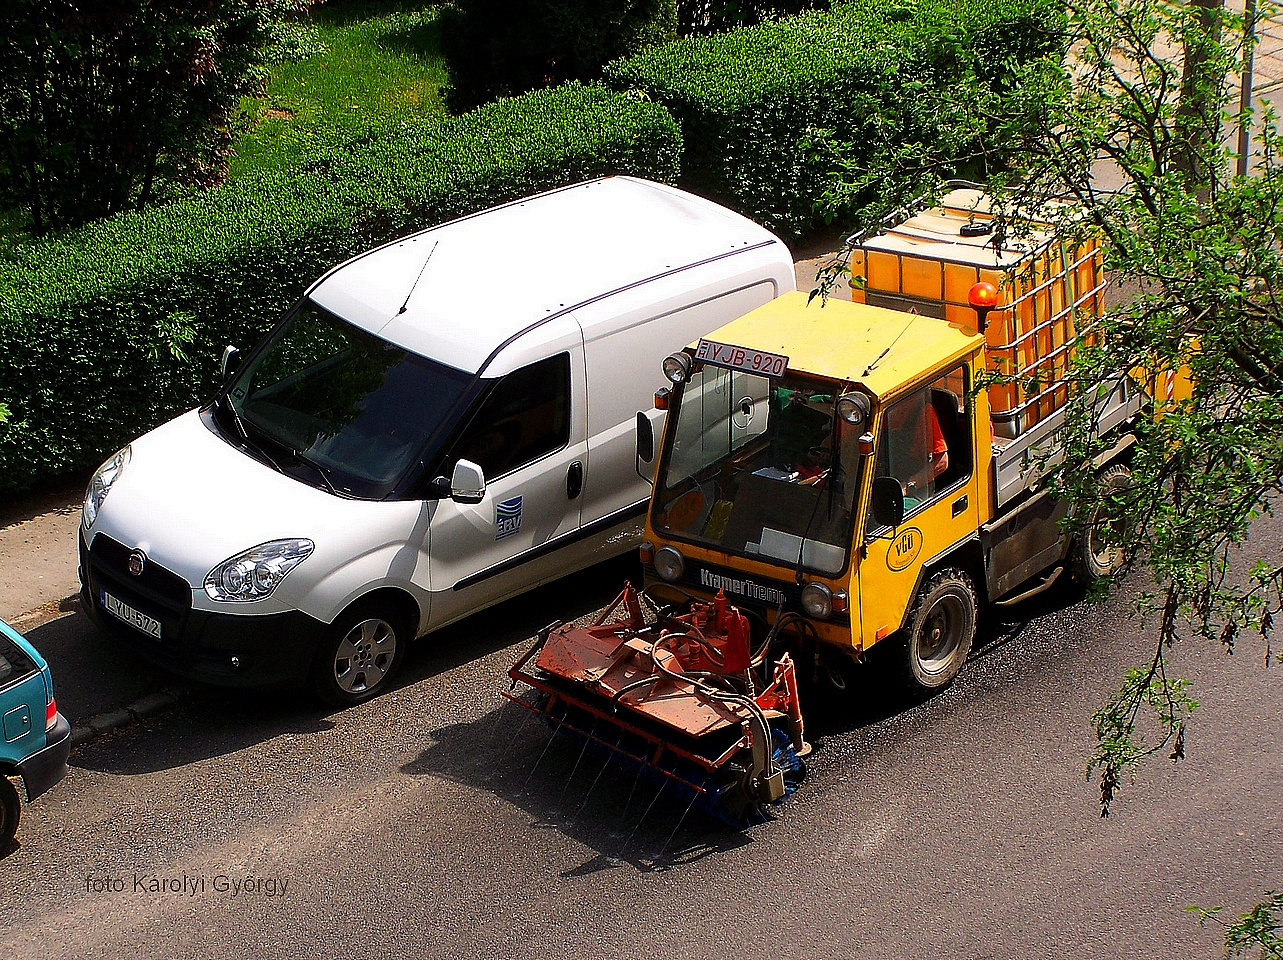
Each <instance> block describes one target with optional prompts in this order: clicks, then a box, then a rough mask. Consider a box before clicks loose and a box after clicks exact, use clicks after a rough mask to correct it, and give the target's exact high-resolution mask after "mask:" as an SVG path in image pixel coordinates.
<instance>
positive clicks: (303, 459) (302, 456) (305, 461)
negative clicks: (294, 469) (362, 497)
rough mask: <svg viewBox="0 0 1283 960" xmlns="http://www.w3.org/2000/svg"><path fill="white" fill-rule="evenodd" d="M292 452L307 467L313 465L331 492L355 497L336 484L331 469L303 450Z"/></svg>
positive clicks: (349, 497)
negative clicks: (331, 476)
mask: <svg viewBox="0 0 1283 960" xmlns="http://www.w3.org/2000/svg"><path fill="white" fill-rule="evenodd" d="M290 453H292V454H293V455H294V459H295V460H297V461H298V462H299V463H301V464H303V465H304V466H305V467H311V468H312V469H313V470H314V471H315V472H316V475H317V476H318V477H320V478H321V479H322V480H324V481H325V486H326V488H327V489H328V490H329V491H330V493H332V494H334V496H336V497H342V498H343V499H345V500H351V499H353V498H352V496H351V495H350V494H346V493H343V492H341V491H340V490H339V488H338V487H336V486H335V485H334V481H333V480H331V479H330V471H329V470H327V469H326V468H325V467H323V466H321V465H320V464H319V463H317V462H316V461H315V460H312V459H311V458H309V457H308V456H307V455H306V454H304V453H303V451H302V450H291V451H290Z"/></svg>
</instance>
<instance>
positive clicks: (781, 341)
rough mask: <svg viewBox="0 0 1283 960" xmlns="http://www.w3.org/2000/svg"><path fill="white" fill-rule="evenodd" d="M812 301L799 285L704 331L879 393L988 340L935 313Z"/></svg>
mask: <svg viewBox="0 0 1283 960" xmlns="http://www.w3.org/2000/svg"><path fill="white" fill-rule="evenodd" d="M806 301H807V294H805V293H803V292H801V291H798V292H796V293H786V294H784V296H782V297H779V298H778V299H776V300H772V301H771V302H770V303H767V304H765V305H763V306H761V307H758V308H757V309H756V310H753V311H752V312H750V313H747V314H745V315H744V316H742V317H740V318H739V319H738V320H732V321H731V322H730V323H728V324H725V325H723V326H721V327H718V328H717V329H716V330H714V331H713V332H712V333H710V334H708V335H707V336H705V337H704V339H705V340H713V341H716V342H718V343H726V344H731V345H734V346H739V347H749V348H751V349H755V350H764V351H767V352H769V353H779V354H784V355H785V356H787V357H788V358H789V365H788V369H789V371H790V372H793V373H809V374H813V375H816V376H820V377H827V378H830V379H833V380H849V381H851V382H853V383H854V382H859V383H862V384H864V386H865V387H867V388H868V390H869V392H870V393H872V394H873V395H874V396H875V397H878V398H879V399H881V398H885V397H888V396H890V395H892V394H894V393H896V392H898V390H899V389H900V388H901V387H904V386H908V385H910V384H912V383H914V382H916V381H919V380H921V379H922V378H923V377H924V376H925V375H926V374H927V373H928V372H930V371H937V370H939V369H941V368H943V367H946V366H947V365H950V364H952V363H954V362H956V361H958V360H960V359H961V358H962V357H964V356H968V355H970V354H971V353H972V352H973V351H974V350H975V349H976V347H978V346H979V345H980V344H982V343H984V337H982V336H980V335H979V334H978V333H976V332H975V330H974V328H967V327H963V326H962V325H960V324H957V323H949V322H947V321H945V320H937V319H935V318H934V317H924V316H921V315H919V314H913V313H905V312H903V311H900V310H888V309H886V308H884V307H871V306H868V305H867V304H863V303H851V302H850V301H849V300H837V299H833V298H830V299H828V300H827V301H821V299H820V298H819V297H816V298H815V299H814V300H812V301H811V302H810V303H809V304H808V303H807V302H806ZM888 347H890V350H887V348H888ZM884 350H886V351H887V352H886V355H885V356H882V359H881V360H878V357H879V356H880V355H881V354H882V352H883V351H884ZM874 361H877V362H876V364H874ZM870 364H874V366H873V369H872V370H870V371H868V373H867V374H866V372H865V371H866V370H868V367H869V365H870Z"/></svg>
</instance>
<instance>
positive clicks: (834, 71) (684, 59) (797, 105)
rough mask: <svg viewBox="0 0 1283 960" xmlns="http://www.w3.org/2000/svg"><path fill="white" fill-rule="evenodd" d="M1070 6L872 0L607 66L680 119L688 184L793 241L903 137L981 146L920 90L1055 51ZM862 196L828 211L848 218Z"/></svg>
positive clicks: (991, 77) (1047, 1)
mask: <svg viewBox="0 0 1283 960" xmlns="http://www.w3.org/2000/svg"><path fill="white" fill-rule="evenodd" d="M1063 16H1064V14H1063V4H1056V3H1054V2H1052V0H916V2H915V3H913V4H912V5H904V4H902V3H899V2H896V0H864V2H862V3H861V4H860V5H859V6H840V7H834V8H833V9H832V10H829V11H812V12H810V13H805V14H801V15H799V16H796V17H790V18H788V19H784V20H779V21H776V22H771V23H763V24H759V25H758V26H755V27H748V28H744V29H741V30H734V31H731V32H729V33H723V34H718V35H714V36H708V37H687V38H685V39H682V40H679V41H676V42H674V43H671V44H666V45H665V46H663V47H658V48H655V49H652V50H648V51H645V52H643V53H640V54H638V55H636V56H634V57H631V58H628V59H625V60H618V61H615V62H613V63H611V64H608V65H607V67H606V71H605V72H606V75H607V77H608V79H609V81H610V82H611V83H613V84H614V85H615V86H616V87H617V88H619V89H623V90H637V91H640V92H642V93H644V94H645V95H647V96H648V97H650V98H651V99H653V100H655V101H657V102H659V103H662V104H663V105H664V106H666V107H667V108H668V109H669V111H670V112H671V113H672V114H673V116H674V117H675V118H676V119H677V121H678V123H679V124H681V128H682V136H683V139H684V141H685V144H686V149H685V153H684V155H683V158H682V183H683V184H684V185H686V186H688V187H689V188H691V189H692V190H695V191H697V192H699V193H702V194H704V195H706V196H709V197H711V198H713V199H716V200H719V201H720V202H722V203H725V204H727V205H728V206H731V207H734V208H735V209H737V210H739V211H740V212H741V213H744V214H746V215H747V216H750V217H752V218H754V219H756V220H758V221H760V222H762V223H764V224H766V225H768V226H770V227H771V228H772V229H774V230H776V231H778V232H780V233H781V234H783V235H785V236H787V237H797V236H799V235H801V234H804V233H806V232H807V231H809V230H811V229H813V228H815V227H817V226H818V225H819V222H820V219H821V218H820V217H819V216H818V215H817V207H818V204H819V201H820V200H821V198H823V197H824V196H825V195H826V193H827V192H829V191H830V190H831V188H832V187H833V186H834V183H835V180H836V179H837V176H838V175H837V174H836V173H835V171H836V170H837V169H838V168H839V167H841V168H843V169H847V170H849V169H850V168H851V167H852V166H853V165H854V166H857V167H858V166H860V165H861V164H864V166H865V167H867V168H871V169H874V170H876V169H877V168H878V161H879V158H881V159H882V161H883V163H884V164H887V163H889V160H888V159H887V158H889V157H891V156H893V155H894V153H895V151H897V150H900V149H902V145H904V144H921V145H923V146H922V149H923V152H924V153H926V154H932V153H933V152H934V153H935V154H936V156H937V157H938V158H939V159H942V160H951V159H954V158H956V157H957V156H959V155H962V154H965V153H967V152H968V151H969V150H970V149H973V148H974V147H975V146H976V145H977V144H979V142H980V141H981V139H982V137H983V131H981V130H976V131H974V132H973V131H971V130H970V129H968V130H966V131H962V133H961V135H962V136H964V137H966V138H968V140H969V142H965V143H959V142H958V137H959V135H960V132H959V130H958V129H956V128H955V129H952V130H945V129H944V128H943V124H944V123H945V122H946V121H945V120H944V119H942V118H941V117H940V116H939V115H938V114H937V112H936V111H935V110H934V109H933V108H931V107H929V106H924V104H930V103H932V102H936V99H937V98H924V97H923V96H922V93H923V92H924V91H925V90H940V89H947V88H948V87H950V86H951V85H958V86H961V85H962V84H964V83H971V82H985V83H991V84H998V85H1001V84H1002V83H1003V82H1004V81H1005V79H1006V78H1007V77H1008V76H1009V75H1010V71H1011V68H1012V66H1013V65H1014V64H1017V63H1020V62H1022V61H1024V60H1027V59H1029V58H1032V57H1036V56H1040V55H1042V54H1043V53H1045V52H1049V51H1056V50H1058V49H1059V44H1060V42H1061V41H1060V34H1061V30H1060V24H1061V23H1062V22H1063ZM887 172H888V174H890V173H892V172H894V171H891V170H888V171H887ZM854 202H855V200H854V198H852V199H850V200H848V201H847V202H846V207H845V208H843V207H841V206H839V207H838V208H836V209H834V208H830V209H829V210H828V211H827V212H828V214H829V216H841V217H846V216H848V215H849V214H850V212H851V209H852V207H853V205H854Z"/></svg>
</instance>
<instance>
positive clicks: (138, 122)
mask: <svg viewBox="0 0 1283 960" xmlns="http://www.w3.org/2000/svg"><path fill="white" fill-rule="evenodd" d="M301 5H302V0H168V2H165V3H152V2H149V0H97V2H93V3H82V2H76V0H9V2H8V3H7V4H6V10H7V12H8V15H7V16H6V17H5V30H4V32H3V34H0V177H2V178H3V182H4V183H5V184H6V187H7V193H8V196H0V202H8V203H14V204H19V205H21V206H23V207H25V208H26V210H27V211H28V213H29V216H30V219H31V224H32V227H33V228H34V230H35V231H36V232H38V233H39V232H44V231H47V230H51V229H56V228H61V227H66V226H74V225H77V224H80V223H84V222H87V221H89V220H93V219H97V218H99V217H103V216H106V215H108V214H111V213H115V212H117V211H119V210H125V209H130V208H134V207H144V206H146V205H147V204H149V203H150V202H152V201H153V200H155V199H156V198H157V196H158V195H159V194H160V193H161V192H162V186H163V185H166V184H174V183H187V184H197V185H208V184H211V183H213V182H215V181H217V180H218V179H220V177H221V174H222V172H223V170H224V169H225V167H226V161H227V158H228V150H229V146H230V143H231V136H232V131H231V128H230V124H229V120H230V117H231V113H232V110H233V109H234V108H235V106H236V105H237V103H238V102H239V100H240V98H241V97H242V96H243V95H245V94H246V93H248V92H250V91H251V90H252V89H253V88H254V87H255V85H256V83H258V82H259V80H260V79H261V77H260V76H259V75H258V73H256V70H255V65H254V64H255V56H256V54H257V51H258V50H259V49H260V47H261V46H262V45H263V44H264V43H265V42H267V40H268V39H269V38H270V31H271V29H272V27H273V25H274V24H275V23H276V21H277V20H278V18H279V17H280V16H281V15H282V14H283V13H284V12H285V11H286V10H287V9H291V8H296V7H298V6H301ZM4 190H6V188H0V191H4Z"/></svg>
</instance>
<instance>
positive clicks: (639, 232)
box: [308, 177, 780, 373]
mask: <svg viewBox="0 0 1283 960" xmlns="http://www.w3.org/2000/svg"><path fill="white" fill-rule="evenodd" d="M779 242H780V241H778V240H777V239H776V238H775V237H774V236H773V235H772V234H771V233H770V232H768V231H767V230H766V229H764V228H763V227H760V226H758V225H757V224H755V223H753V222H752V221H751V220H748V219H746V218H744V217H742V216H740V215H739V214H736V213H733V212H731V211H730V210H727V209H725V208H723V207H720V206H718V205H717V204H715V203H712V202H711V201H708V200H704V199H702V198H700V197H696V196H693V195H691V194H689V193H685V192H683V191H681V190H677V189H674V188H673V187H668V186H664V185H662V184H658V183H651V182H649V181H646V180H639V179H636V178H633V177H610V178H607V179H603V180H593V181H590V182H588V183H581V184H576V185H574V186H570V187H564V188H562V189H560V190H553V191H551V192H549V193H543V194H539V195H538V196H534V197H529V198H527V199H524V200H518V201H515V202H513V203H509V204H506V205H504V206H501V207H495V208H493V209H490V210H483V211H481V212H480V213H476V214H473V215H471V216H468V217H464V218H462V219H460V220H455V221H453V222H451V223H447V224H443V225H441V226H438V227H432V228H430V229H428V230H424V231H422V232H421V233H416V234H413V235H412V236H408V237H405V238H403V239H401V240H395V241H393V242H391V243H389V244H386V245H384V246H382V247H379V248H377V249H375V250H372V251H370V252H368V253H364V254H361V255H359V256H357V257H354V258H353V259H351V260H349V261H347V262H346V263H344V264H341V265H340V266H338V267H335V268H334V269H333V270H331V271H330V272H329V273H327V274H326V275H325V276H323V277H322V278H321V279H320V280H318V281H317V282H316V283H315V284H313V286H312V288H311V289H310V290H309V291H308V294H309V296H310V297H311V299H312V300H313V301H314V302H316V303H318V304H319V305H321V306H322V307H324V308H325V309H327V310H330V311H331V312H333V313H336V314H338V315H339V316H341V317H343V318H344V319H345V320H348V321H350V322H352V323H354V324H356V325H357V326H359V327H361V328H363V329H365V330H368V331H370V332H371V333H374V334H376V335H378V336H380V337H383V338H384V339H386V340H389V341H391V342H393V343H395V344H397V345H398V346H401V347H404V348H406V349H407V350H412V351H414V352H415V353H419V354H422V355H424V356H428V357H431V358H433V359H435V360H439V361H441V362H442V363H445V364H448V365H449V366H452V367H455V368H457V369H459V370H464V371H467V372H469V373H476V372H478V371H480V370H481V369H482V368H483V367H484V366H485V364H486V362H487V360H488V359H489V358H490V357H491V356H492V355H493V354H494V353H495V352H496V351H497V350H498V349H499V348H500V347H501V346H503V345H504V344H505V343H507V342H508V341H510V340H512V339H513V338H515V337H516V336H518V335H520V334H521V333H522V332H523V331H525V330H527V329H529V328H530V327H532V326H534V325H537V324H539V323H540V322H542V321H544V320H548V319H551V318H552V317H554V316H557V315H559V314H563V313H566V312H569V311H570V310H573V309H574V308H575V307H577V306H580V305H583V304H585V303H588V302H591V301H593V300H597V299H600V298H601V297H603V296H605V295H607V294H610V293H613V292H615V291H618V290H622V289H624V288H627V287H630V286H634V285H636V284H639V283H642V282H644V281H646V280H650V279H653V278H655V277H659V276H663V275H665V274H669V273H672V272H674V271H678V270H681V269H683V268H685V267H689V266H692V265H695V264H699V263H703V262H706V261H709V260H714V259H717V258H719V257H723V256H727V255H730V254H733V253H735V252H737V251H742V250H746V249H750V248H754V247H758V246H761V245H762V244H765V243H779ZM416 278H418V279H417V282H416Z"/></svg>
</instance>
